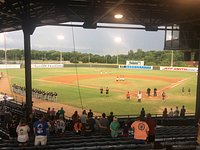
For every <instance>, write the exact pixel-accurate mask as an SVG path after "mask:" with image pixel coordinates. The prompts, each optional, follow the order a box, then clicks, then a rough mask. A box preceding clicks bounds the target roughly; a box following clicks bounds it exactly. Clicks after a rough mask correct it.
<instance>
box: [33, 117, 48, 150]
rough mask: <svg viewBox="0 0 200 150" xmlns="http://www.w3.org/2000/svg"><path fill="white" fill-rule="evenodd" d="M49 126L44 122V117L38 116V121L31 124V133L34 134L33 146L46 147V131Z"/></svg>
mask: <svg viewBox="0 0 200 150" xmlns="http://www.w3.org/2000/svg"><path fill="white" fill-rule="evenodd" d="M48 128H49V125H48V124H47V122H46V121H45V118H44V115H42V114H40V116H39V120H38V121H36V122H35V123H34V124H33V131H34V133H35V143H34V145H35V146H38V145H40V144H41V145H46V143H47V129H48Z"/></svg>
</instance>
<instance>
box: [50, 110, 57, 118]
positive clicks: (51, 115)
mask: <svg viewBox="0 0 200 150" xmlns="http://www.w3.org/2000/svg"><path fill="white" fill-rule="evenodd" d="M55 116H56V111H55V109H54V108H52V110H51V111H50V117H51V119H55Z"/></svg>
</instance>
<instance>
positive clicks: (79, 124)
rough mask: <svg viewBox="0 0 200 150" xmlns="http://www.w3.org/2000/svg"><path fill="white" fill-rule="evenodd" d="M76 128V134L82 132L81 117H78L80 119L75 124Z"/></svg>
mask: <svg viewBox="0 0 200 150" xmlns="http://www.w3.org/2000/svg"><path fill="white" fill-rule="evenodd" d="M74 130H75V132H76V134H80V133H81V130H82V123H81V120H80V119H78V121H77V122H76V123H75V124H74Z"/></svg>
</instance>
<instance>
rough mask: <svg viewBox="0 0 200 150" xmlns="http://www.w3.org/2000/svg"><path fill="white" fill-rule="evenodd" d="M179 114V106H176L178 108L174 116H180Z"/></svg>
mask: <svg viewBox="0 0 200 150" xmlns="http://www.w3.org/2000/svg"><path fill="white" fill-rule="evenodd" d="M178 116H179V110H178V106H176V110H175V111H174V117H178Z"/></svg>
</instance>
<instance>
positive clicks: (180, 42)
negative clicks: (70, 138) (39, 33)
mask: <svg viewBox="0 0 200 150" xmlns="http://www.w3.org/2000/svg"><path fill="white" fill-rule="evenodd" d="M199 9H200V2H199V1H195V0H190V1H189V0H188V1H183V0H165V1H160V0H153V1H150V0H149V1H142V0H67V1H66V0H42V1H41V0H0V22H1V23H0V32H12V31H16V30H23V34H24V56H25V85H26V104H27V109H26V111H27V114H30V113H31V112H32V96H31V87H32V81H31V53H30V51H31V35H32V34H33V33H34V30H35V28H36V27H39V26H45V25H55V26H74V27H82V28H87V29H96V28H115V29H129V30H131V29H142V30H146V31H158V30H164V31H166V33H167V32H168V31H169V32H170V33H171V36H169V37H166V39H165V41H166V42H165V45H164V47H165V49H168V50H170V49H171V50H183V51H184V52H185V59H186V60H189V59H190V54H191V53H192V52H194V53H195V59H196V60H197V59H198V60H199V58H200V57H199V48H200V46H199V45H200V42H199V39H200V30H199V25H200V21H199V20H200V11H199ZM191 10H192V11H191ZM116 14H118V18H117V17H114V16H115V15H116ZM119 14H121V17H119ZM64 22H82V23H83V24H74V23H72V24H63V23H64ZM99 23H110V24H111V25H109V26H107V25H99ZM112 24H117V25H115V26H114V25H112ZM119 24H120V26H119ZM123 24H129V25H140V26H128V27H127V26H123ZM199 62H200V61H199ZM199 83H200V65H199V76H198V81H197V96H196V118H200V84H199Z"/></svg>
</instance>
